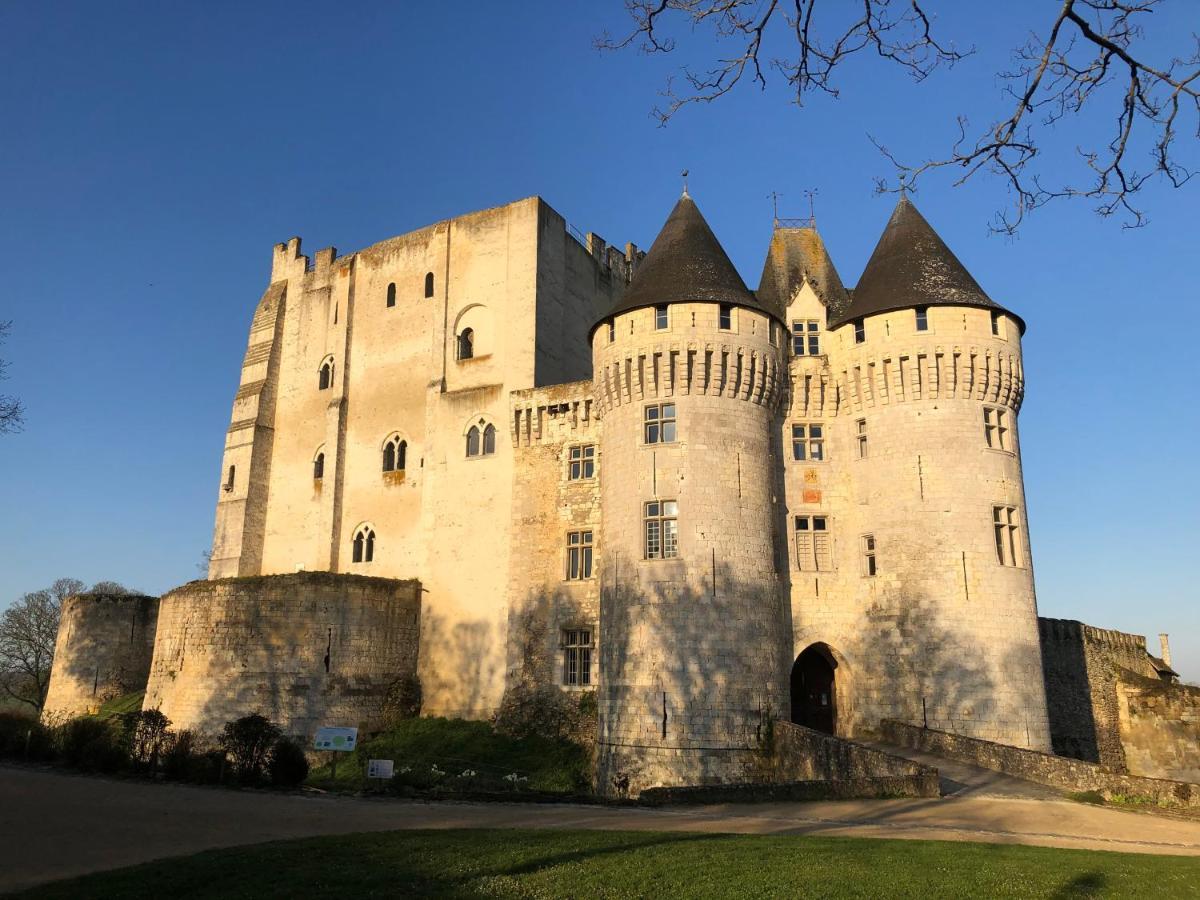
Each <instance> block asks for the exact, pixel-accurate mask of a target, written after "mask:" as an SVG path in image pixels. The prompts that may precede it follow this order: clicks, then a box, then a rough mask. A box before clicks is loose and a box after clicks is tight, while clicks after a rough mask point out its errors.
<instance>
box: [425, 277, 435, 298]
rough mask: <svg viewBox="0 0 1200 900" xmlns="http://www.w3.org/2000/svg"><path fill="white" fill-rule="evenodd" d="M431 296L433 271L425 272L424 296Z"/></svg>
mask: <svg viewBox="0 0 1200 900" xmlns="http://www.w3.org/2000/svg"><path fill="white" fill-rule="evenodd" d="M432 296H433V273H432V272H426V273H425V297H426V299H428V298H429V297H432Z"/></svg>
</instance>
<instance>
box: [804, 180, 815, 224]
mask: <svg viewBox="0 0 1200 900" xmlns="http://www.w3.org/2000/svg"><path fill="white" fill-rule="evenodd" d="M804 196H805V197H807V198H808V220H809V222H810V223H811V224H812V227H813V228H816V227H817V206H816V203H814V202H813V198H814V197H816V196H817V189H816V188H812V189H811V190H807V191H805V192H804Z"/></svg>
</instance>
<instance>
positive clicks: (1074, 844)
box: [0, 766, 1200, 891]
mask: <svg viewBox="0 0 1200 900" xmlns="http://www.w3.org/2000/svg"><path fill="white" fill-rule="evenodd" d="M0 809H2V810H3V812H4V815H3V817H2V818H0V891H8V890H13V889H15V888H18V887H27V886H30V885H33V884H38V883H41V882H45V881H52V880H54V879H58V878H66V877H68V876H72V875H81V874H84V873H86V872H94V871H99V870H103V869H112V868H117V867H119V866H127V865H132V864H134V863H139V862H145V861H147V860H152V859H159V858H162V857H166V856H179V855H185V854H190V853H196V852H198V851H200V850H206V849H210V848H213V847H230V846H235V845H239V844H253V843H258V842H262V841H270V840H279V839H284V838H297V837H306V836H311V835H322V834H346V833H351V832H358V831H388V830H394V829H403V828H604V829H629V830H655V831H702V832H733V833H741V834H820V835H844V836H848V837H885V838H924V839H929V840H961V841H993V842H997V843H1004V844H1036V845H1041V846H1047V847H1071V848H1083V849H1099V850H1123V851H1127V852H1134V853H1170V854H1181V855H1192V856H1200V822H1190V821H1182V820H1178V819H1169V818H1160V817H1157V816H1148V815H1140V814H1137V813H1132V812H1125V811H1121V810H1113V809H1105V808H1098V807H1093V806H1087V805H1084V804H1079V803H1072V802H1069V801H1064V800H1027V799H1011V798H982V797H971V796H966V797H955V798H948V799H942V800H850V801H841V802H836V803H835V802H824V803H763V804H736V805H735V804H729V805H723V806H706V807H676V808H670V809H642V808H633V807H598V806H582V805H567V804H563V805H539V804H522V803H418V802H410V801H400V800H360V799H354V798H347V797H333V796H323V795H317V796H312V795H301V794H271V793H265V792H253V791H231V790H224V789H220V788H202V787H192V786H188V785H177V784H149V783H145V782H134V781H117V780H111V779H106V778H92V777H86V776H82V775H71V774H63V773H61V772H50V771H45V770H40V769H25V768H16V767H3V766H0Z"/></svg>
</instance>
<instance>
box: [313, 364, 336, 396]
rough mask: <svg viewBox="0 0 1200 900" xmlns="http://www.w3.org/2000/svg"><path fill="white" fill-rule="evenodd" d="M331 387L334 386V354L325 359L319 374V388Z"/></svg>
mask: <svg viewBox="0 0 1200 900" xmlns="http://www.w3.org/2000/svg"><path fill="white" fill-rule="evenodd" d="M331 387H333V357H332V356H330V357H327V358H326V359H325V361H324V362H322V363H321V372H320V374H319V375H318V376H317V388H318V389H319V390H322V391H324V390H326V389H328V388H331Z"/></svg>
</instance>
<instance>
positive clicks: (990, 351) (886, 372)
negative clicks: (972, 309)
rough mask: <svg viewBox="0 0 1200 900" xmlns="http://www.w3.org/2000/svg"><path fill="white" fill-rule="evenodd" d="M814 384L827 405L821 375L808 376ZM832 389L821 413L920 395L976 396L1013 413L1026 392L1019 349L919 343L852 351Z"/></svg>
mask: <svg viewBox="0 0 1200 900" xmlns="http://www.w3.org/2000/svg"><path fill="white" fill-rule="evenodd" d="M813 387H815V388H816V390H817V391H818V393H819V394H821V392H825V393H824V394H823V395H821V396H819V398H818V399H819V400H822V401H823V402H822V403H821V405H822V406H823V407H826V408H828V407H827V404H828V402H829V401H828V400H827V399H826V398H827V397H828V393H827V390H828V385H827V384H826V383H825V379H824V377H821V378H820V379H816V378H811V379H809V389H810V390H811V389H812V388H813ZM797 390H798V391H803V390H804V388H803V387H800V386H797ZM834 391H835V394H834V397H833V399H832V404H833V405H832V409H831V411H830V412H828V413H824V414H825V415H837V414H838V413H842V412H850V413H855V414H857V413H861V412H863V411H864V410H867V409H870V408H872V407H877V406H886V405H888V404H894V403H911V402H914V401H920V400H976V401H978V402H980V403H989V404H994V405H996V406H1006V407H1008V408H1010V409H1012V410H1013V411H1014V412H1017V411H1019V410H1020V408H1021V401H1022V400H1023V399H1024V396H1025V375H1024V370H1023V369H1022V366H1021V355H1020V353H1018V352H1013V351H1011V350H1008V349H1000V348H992V347H981V346H976V345H957V344H948V345H947V344H927V345H920V344H917V345H912V346H905V347H898V348H896V349H894V350H893V349H890V348H889V349H887V350H884V351H883V352H876V353H871V354H865V353H864V354H857V355H854V356H852V357H851V358H850V359H847V360H846V361H845V362H843V363H842V365H840V366H838V368H837V372H836V375H835V376H834Z"/></svg>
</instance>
